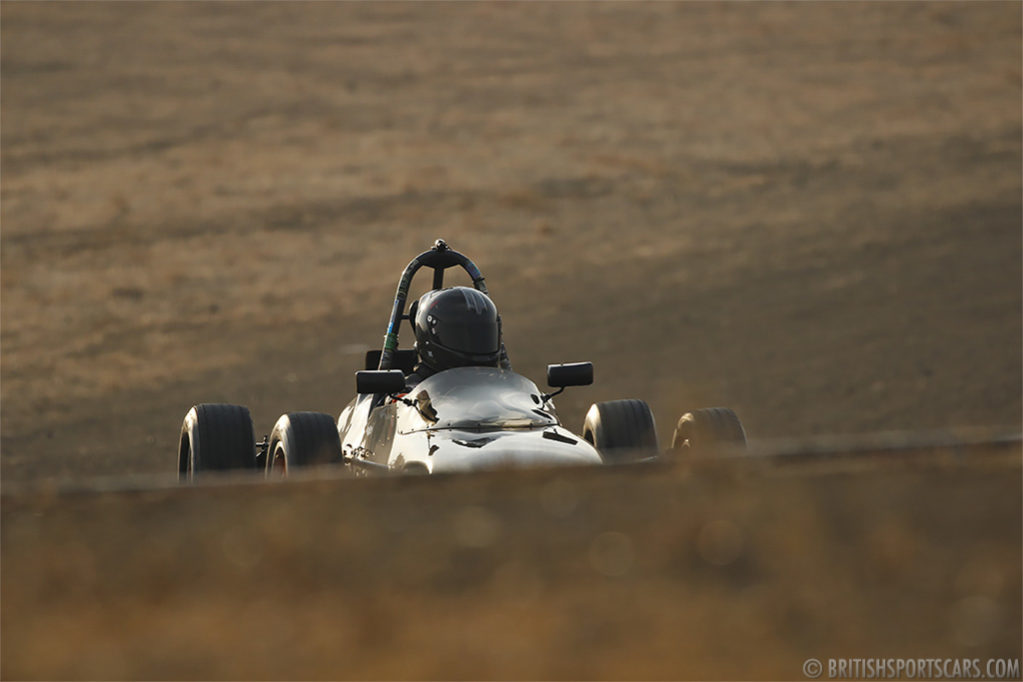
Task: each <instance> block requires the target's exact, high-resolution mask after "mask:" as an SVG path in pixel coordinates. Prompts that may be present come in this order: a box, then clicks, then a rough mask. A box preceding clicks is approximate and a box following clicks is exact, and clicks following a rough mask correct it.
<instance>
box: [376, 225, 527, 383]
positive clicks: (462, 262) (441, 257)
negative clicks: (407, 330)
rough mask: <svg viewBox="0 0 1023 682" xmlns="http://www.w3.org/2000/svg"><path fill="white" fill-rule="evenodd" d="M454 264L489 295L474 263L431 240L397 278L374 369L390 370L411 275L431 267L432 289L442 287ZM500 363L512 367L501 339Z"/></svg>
mask: <svg viewBox="0 0 1023 682" xmlns="http://www.w3.org/2000/svg"><path fill="white" fill-rule="evenodd" d="M456 265H458V266H461V268H462V269H463V270H465V272H466V273H468V275H469V278H470V279H472V285H473V287H475V288H476V290H477V291H480V292H482V293H484V294H487V295H488V296H489V295H490V294H489V293H488V292H487V285H486V283H485V282H484V281H483V273H481V272H480V269H479V268H478V267H476V264H475V263H473V262H472V261H471V260H469V259H468V258H466V257H465V256H463V255H462V254H460V253H458V252H457V251H453V250H451V249H450V248H448V245H447V243H445V241H444V240H443V239H438V240H437V241H436V242H434V243H433V248H432V249H430V250H429V251H424V252H423V253H421V254H419V255H418V256H416V257H415V258H413V259H412V261H411V262H410V263H409V264H408V265H406V266H405V271H404V272H402V273H401V279H400V280H398V291H397V293H395V295H394V307H393V308H392V309H391V319H390V320H389V321H388V323H387V333H386V334H385V335H384V348H383V351H382V352H381V353H380V364H379V365H378V366H377V369H391V365H392V364H393V363H394V352H395V351H396V350H397V349H398V328H399V327H400V326H401V321H402V320H407V319H408V315H406V314H405V302H406V300H407V299H408V290H409V286H411V284H412V278H413V277H414V276H415V274H416V273H417V272H418V271H419V268H422V267H424V266H425V267H428V268H433V288H434V289H443V288H444V271H445V270H447V269H448V268H452V267H455V266H456ZM500 365H501V368H502V369H508V370H510V369H511V363H510V362H509V361H508V353H507V351H506V350H505V348H504V340H503V339H502V340H501V359H500Z"/></svg>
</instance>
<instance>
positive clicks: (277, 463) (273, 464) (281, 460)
mask: <svg viewBox="0 0 1023 682" xmlns="http://www.w3.org/2000/svg"><path fill="white" fill-rule="evenodd" d="M272 452H273V456H272V457H271V458H270V473H271V474H273V475H277V476H287V475H288V458H287V456H286V455H285V454H284V448H283V447H281V444H280V443H277V445H276V446H275V447H274V449H273V451H272Z"/></svg>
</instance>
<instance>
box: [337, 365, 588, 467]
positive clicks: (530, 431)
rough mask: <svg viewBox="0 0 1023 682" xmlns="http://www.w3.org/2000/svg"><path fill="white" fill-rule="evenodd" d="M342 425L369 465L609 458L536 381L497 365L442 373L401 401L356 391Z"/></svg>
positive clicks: (358, 458)
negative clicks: (563, 416) (562, 415)
mask: <svg viewBox="0 0 1023 682" xmlns="http://www.w3.org/2000/svg"><path fill="white" fill-rule="evenodd" d="M337 425H338V434H339V436H340V438H341V447H342V451H343V453H344V455H345V458H346V459H349V458H350V459H349V461H352V462H353V463H354V464H356V465H361V467H360V468H362V469H364V470H369V471H372V470H379V471H381V472H383V471H385V470H386V471H393V472H395V473H400V472H406V473H424V474H425V473H447V472H456V471H476V470H481V469H495V468H517V467H536V466H561V465H593V464H601V463H602V462H603V460H602V459H601V456H600V454H599V453H598V452H597V450H596V449H594V447H593V446H592V445H591V444H590V443H588V442H586V441H585V440H583V439H581V438H579V437H578V436H576V435H575V434H573V433H572V432H571V431H569V430H567V429H565V428H564V427H562V426H561V423H560V421H559V420H558V416H557V412H556V411H555V409H554V405H553V404H552V403H551V401H550V399H549V398H546V396H544V394H543V393H542V392H541V391H540V390H539V389H538V388H537V387H536V384H534V383H533V382H532V381H530V380H529V379H526V378H525V377H523V376H521V375H519V374H515V373H514V372H512V371H510V370H505V369H499V368H495V367H459V368H455V369H449V370H446V371H444V372H439V373H438V374H435V375H433V376H431V377H428V378H427V379H424V380H423V381H422V382H420V383H419V384H417V385H415V386H413V387H412V388H411V389H410V390H409V391H408V393H407V394H404V395H402V396H398V397H397V399H395V398H394V397H389V396H385V395H381V394H377V395H370V394H361V395H358V396H356V397H355V399H354V400H352V402H351V403H350V404H349V405H348V406H347V407H346V408H345V409H344V411H342V412H341V415H340V417H339V418H338V422H337Z"/></svg>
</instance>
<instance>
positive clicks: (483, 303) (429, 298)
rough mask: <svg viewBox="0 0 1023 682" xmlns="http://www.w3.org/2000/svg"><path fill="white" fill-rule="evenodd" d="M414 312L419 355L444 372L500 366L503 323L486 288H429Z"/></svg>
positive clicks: (417, 303) (416, 304) (414, 306)
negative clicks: (460, 368)
mask: <svg viewBox="0 0 1023 682" xmlns="http://www.w3.org/2000/svg"><path fill="white" fill-rule="evenodd" d="M413 308H414V309H413V310H412V311H410V312H411V314H412V317H413V325H414V326H415V328H416V348H417V349H418V350H419V357H421V358H422V359H423V362H425V363H426V364H427V365H429V366H430V367H432V368H433V369H434V370H436V371H438V372H440V371H443V370H445V369H451V368H452V367H468V366H481V367H497V364H498V361H499V359H500V355H501V322H500V319H499V318H498V316H497V306H495V305H494V302H493V301H491V300H490V298H489V297H488V296H487V295H486V294H484V293H483V292H482V291H477V290H476V289H470V288H469V287H452V288H451V289H436V290H434V291H428V292H427V293H426V294H424V295H423V297H422V298H420V299H419V300H418V301H417V302H416V303H415V304H413Z"/></svg>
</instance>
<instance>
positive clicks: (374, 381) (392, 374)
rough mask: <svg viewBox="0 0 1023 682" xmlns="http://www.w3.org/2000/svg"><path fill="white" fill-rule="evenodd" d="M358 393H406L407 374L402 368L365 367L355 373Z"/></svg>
mask: <svg viewBox="0 0 1023 682" xmlns="http://www.w3.org/2000/svg"><path fill="white" fill-rule="evenodd" d="M355 390H356V392H358V393H387V394H391V393H404V392H405V375H404V374H403V373H402V371H401V370H400V369H364V370H362V371H359V372H356V373H355Z"/></svg>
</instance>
